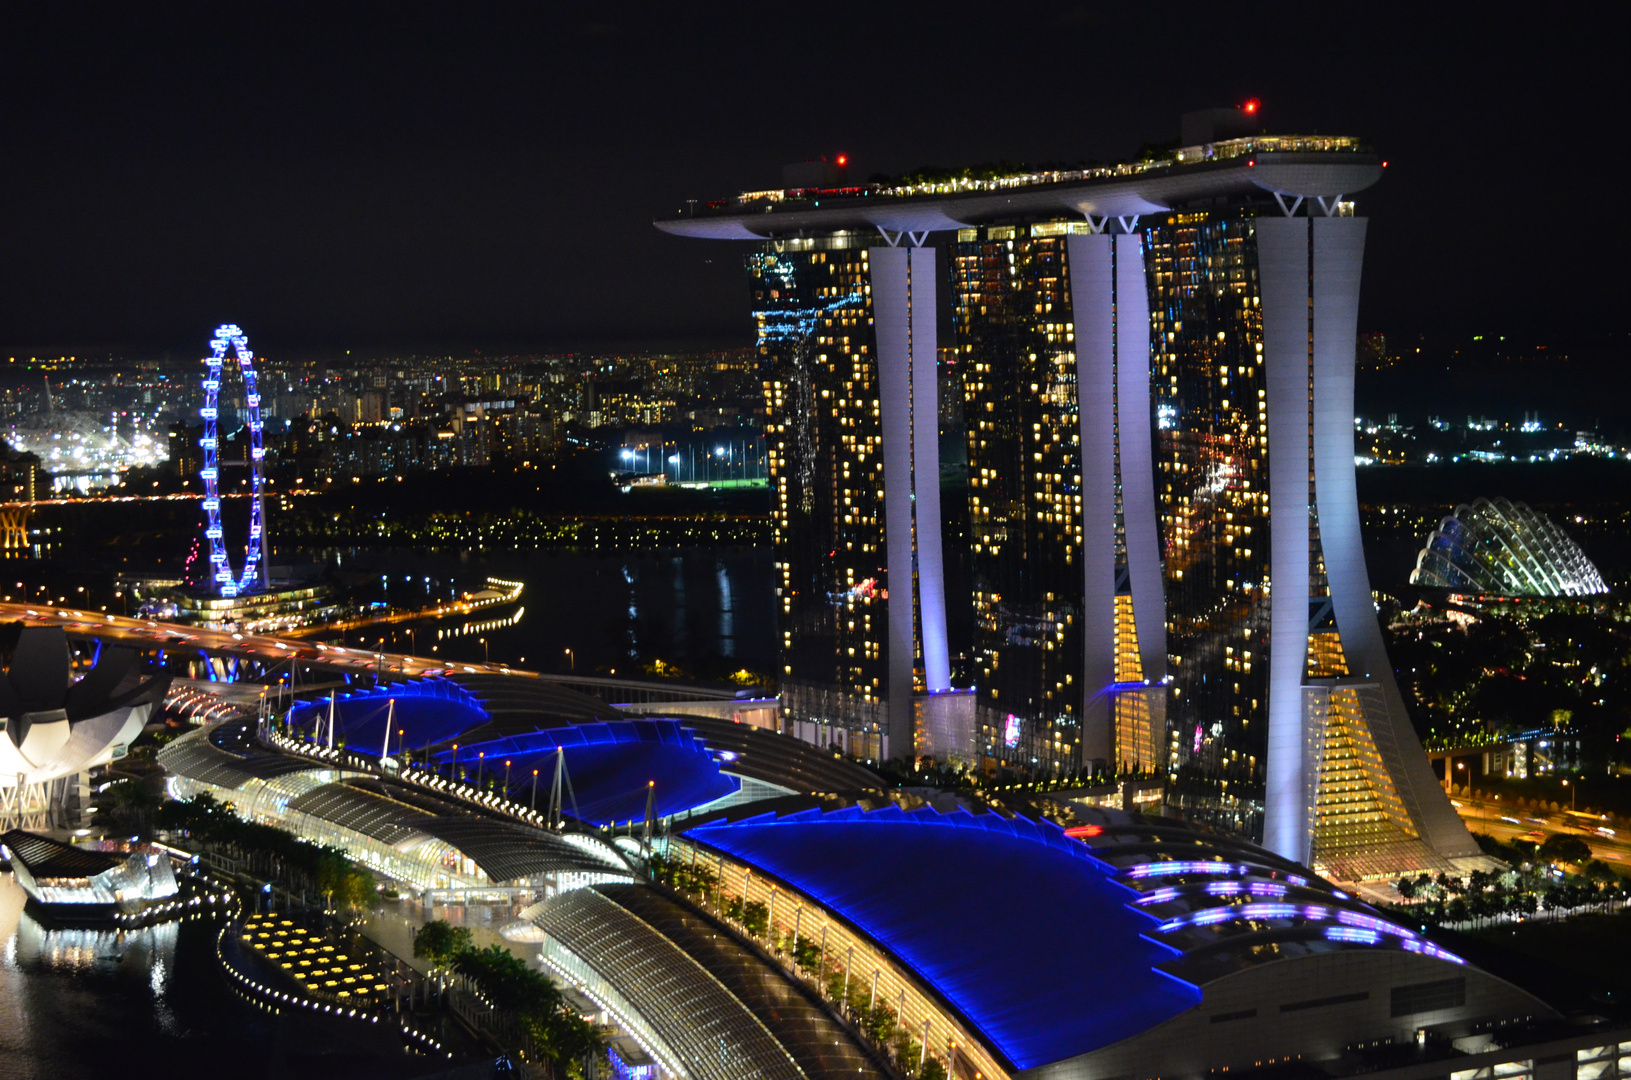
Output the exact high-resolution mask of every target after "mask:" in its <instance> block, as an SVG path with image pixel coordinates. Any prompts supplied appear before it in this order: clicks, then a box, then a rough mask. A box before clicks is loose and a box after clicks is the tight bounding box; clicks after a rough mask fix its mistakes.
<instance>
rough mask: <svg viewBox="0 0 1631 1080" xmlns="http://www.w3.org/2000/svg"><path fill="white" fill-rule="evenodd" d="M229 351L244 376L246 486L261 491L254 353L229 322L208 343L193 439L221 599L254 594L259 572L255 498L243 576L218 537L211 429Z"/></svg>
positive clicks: (215, 446)
mask: <svg viewBox="0 0 1631 1080" xmlns="http://www.w3.org/2000/svg"><path fill="white" fill-rule="evenodd" d="M229 346H230V347H231V349H232V352H233V355H234V356H235V357H236V358H237V361H238V369H239V371H241V372H242V373H243V380H244V399H245V401H246V402H247V403H248V405H249V423H248V427H249V471H250V477H251V483H252V485H253V486H254V489H255V490H256V491H257V492H258V491H259V490H260V487H261V461H262V460H263V458H264V457H265V454H266V451H265V450H264V449H263V448H262V446H261V410H260V400H261V399H260V393H259V391H258V390H257V389H256V387H255V364H254V358H255V354H254V353H252V352H250V351H249V337H248V336H247V335H246V334H245V333H244V332H243V331H242V330H240V329H238V327H237V326H236V325H235V324H232V323H228V324H226V325H224V326H218V327H216V329H215V337H214V338H212V339H211V340H210V356H209V357H208V358H207V359H206V360H205V361H204V362H205V363H206V364H208V365H209V368H208V370H207V371H206V372H205V375H204V406H203V408H201V409H199V410H198V415H199V416H202V417H203V418H204V437H203V438H202V439H199V440H198V445H199V446H201V447H203V449H204V467H203V468H202V469H200V470H199V472H198V475H199V476H201V477H203V479H204V513H205V525H204V536H205V538H207V539H208V540H209V542H210V563H211V564H213V565H217V566H219V567H221V569H219V570H217V571H216V573H215V575H214V577H213V580H214V581H215V582H216V592H217V593H219V594H220V595H222V596H237V595H239V594H240V593H246V592H249V591H251V590H253V589H254V588H255V587H256V585H258V584H259V582H260V577H259V574H258V571H259V569H260V560H261V546H260V544H259V543H257V542H256V541H258V540H259V539H260V535H261V501H260V499H258V498H255V499H251V500H250V503H249V540H250V542H249V543H248V544H247V545H246V548H247V550H246V552H245V555H244V569H243V573H242V574H241V575H239V576H237V577H234V576H233V574H232V569H231V565H232V564H231V562H230V561H229V560H228V559H227V553H226V544H225V542H224V540H223V538H222V531H221V497H220V495H221V493H220V491H219V490H218V489H217V483H218V481H217V478H218V476H219V475H220V473H219V469H218V468H217V463H216V454H217V452H218V450H219V447H220V432H219V431H218V430H217V429H216V423H217V421H218V420H219V418H220V412H221V410H220V405H219V403H218V398H219V395H220V392H221V365H222V363H223V362H224V361H225V360H226V355H227V348H228V347H229Z"/></svg>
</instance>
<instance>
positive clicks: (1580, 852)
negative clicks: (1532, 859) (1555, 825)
mask: <svg viewBox="0 0 1631 1080" xmlns="http://www.w3.org/2000/svg"><path fill="white" fill-rule="evenodd" d="M1540 857H1541V858H1542V859H1545V860H1546V861H1547V862H1553V863H1560V862H1566V863H1583V862H1586V861H1588V860H1589V859H1590V858H1591V845H1589V844H1587V843H1586V842H1585V841H1584V840H1582V839H1580V838H1579V837H1578V836H1570V835H1568V834H1567V833H1553V834H1552V835H1550V836H1548V837H1547V838H1546V840H1545V842H1544V843H1542V844H1541V845H1540Z"/></svg>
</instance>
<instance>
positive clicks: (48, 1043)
mask: <svg viewBox="0 0 1631 1080" xmlns="http://www.w3.org/2000/svg"><path fill="white" fill-rule="evenodd" d="M26 900H27V895H26V894H25V893H24V892H23V890H22V889H21V888H20V887H19V886H18V885H17V884H16V882H15V881H14V880H13V878H12V876H11V874H10V872H9V871H8V872H4V873H0V1080H104V1078H107V1077H118V1078H121V1080H125V1078H128V1080H146V1078H148V1077H155V1078H157V1077H166V1078H171V1080H174V1078H180V1077H202V1076H230V1077H233V1078H235V1080H237V1078H242V1080H296V1078H299V1080H342V1078H343V1080H387V1078H397V1077H411V1076H420V1075H423V1074H425V1073H429V1072H433V1071H435V1070H436V1066H435V1065H434V1064H432V1063H429V1062H425V1061H423V1060H419V1059H412V1058H407V1057H405V1056H403V1055H401V1054H400V1053H390V1052H386V1053H379V1052H374V1051H372V1050H370V1049H369V1048H367V1047H363V1046H359V1045H357V1044H355V1043H352V1042H350V1041H349V1039H348V1038H347V1037H346V1036H345V1035H344V1034H343V1033H342V1034H340V1035H338V1036H336V1035H334V1034H330V1033H325V1032H320V1031H313V1030H309V1029H308V1028H306V1027H301V1026H298V1025H297V1023H296V1022H293V1021H291V1020H289V1019H288V1018H286V1017H271V1016H268V1015H267V1014H266V1013H264V1012H260V1011H257V1010H255V1009H253V1008H251V1007H250V1006H248V1005H247V1004H245V1003H243V1002H242V1001H241V1000H240V999H239V998H237V997H236V996H234V994H233V993H232V992H231V990H230V989H229V988H228V986H227V983H226V980H225V979H224V978H223V977H222V975H221V973H220V968H219V966H218V964H217V961H216V957H215V936H216V932H217V930H218V928H219V925H220V924H219V923H218V922H215V921H211V920H207V919H203V918H197V919H192V920H185V921H182V922H171V923H163V924H160V925H157V926H150V927H145V928H142V929H138V930H111V929H109V930H100V929H56V928H50V927H47V926H46V925H44V924H43V923H42V922H41V921H40V920H38V919H36V918H35V917H34V915H33V914H32V913H31V912H29V911H27V910H25V909H24V903H25V901H26ZM387 1050H388V1047H387Z"/></svg>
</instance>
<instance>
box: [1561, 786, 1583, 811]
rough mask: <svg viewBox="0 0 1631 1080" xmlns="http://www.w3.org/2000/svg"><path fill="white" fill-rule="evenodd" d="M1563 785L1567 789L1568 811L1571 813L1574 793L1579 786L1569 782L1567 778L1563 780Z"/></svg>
mask: <svg viewBox="0 0 1631 1080" xmlns="http://www.w3.org/2000/svg"><path fill="white" fill-rule="evenodd" d="M1563 786H1564V787H1566V788H1568V789H1569V811H1570V812H1571V813H1572V812H1573V811H1574V793H1575V792H1576V791H1579V790H1580V786H1579V785H1578V784H1571V783H1569V782H1568V781H1567V780H1565V781H1563Z"/></svg>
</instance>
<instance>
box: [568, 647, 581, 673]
mask: <svg viewBox="0 0 1631 1080" xmlns="http://www.w3.org/2000/svg"><path fill="white" fill-rule="evenodd" d="M566 670H567V671H576V670H578V658H577V657H576V656H573V655H572V650H571V649H568V650H566Z"/></svg>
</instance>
